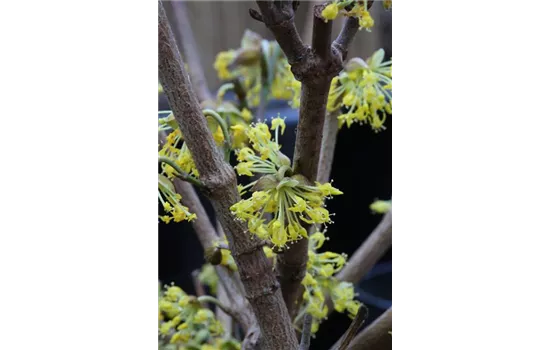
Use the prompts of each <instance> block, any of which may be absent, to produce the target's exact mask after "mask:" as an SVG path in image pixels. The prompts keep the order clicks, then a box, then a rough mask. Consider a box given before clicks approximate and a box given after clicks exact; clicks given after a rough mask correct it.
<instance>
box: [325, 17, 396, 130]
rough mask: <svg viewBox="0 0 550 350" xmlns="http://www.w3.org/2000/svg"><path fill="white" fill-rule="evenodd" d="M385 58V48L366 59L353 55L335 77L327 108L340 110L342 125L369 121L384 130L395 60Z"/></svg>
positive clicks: (388, 109) (374, 127)
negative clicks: (392, 67)
mask: <svg viewBox="0 0 550 350" xmlns="http://www.w3.org/2000/svg"><path fill="white" fill-rule="evenodd" d="M360 9H362V7H360ZM369 16H370V15H369ZM383 58H384V50H382V49H380V50H378V51H376V52H375V53H374V54H373V55H372V56H371V57H370V58H369V59H367V61H366V62H365V61H364V60H362V59H360V58H352V59H351V60H349V61H348V63H346V66H345V69H344V70H343V71H342V72H341V73H340V74H339V75H338V76H337V77H336V78H335V79H333V80H332V82H331V87H330V92H329V97H328V103H327V109H328V110H329V111H330V112H335V111H341V113H342V114H340V115H339V116H338V126H339V127H342V126H343V125H344V124H345V125H347V126H348V127H350V126H351V125H352V124H354V123H359V124H364V123H367V124H369V125H370V126H371V127H372V129H373V130H374V131H375V132H378V131H381V130H384V129H385V126H384V122H385V121H386V117H387V114H390V113H391V99H392V96H391V87H392V81H391V64H392V63H391V60H390V61H386V62H382V60H383Z"/></svg>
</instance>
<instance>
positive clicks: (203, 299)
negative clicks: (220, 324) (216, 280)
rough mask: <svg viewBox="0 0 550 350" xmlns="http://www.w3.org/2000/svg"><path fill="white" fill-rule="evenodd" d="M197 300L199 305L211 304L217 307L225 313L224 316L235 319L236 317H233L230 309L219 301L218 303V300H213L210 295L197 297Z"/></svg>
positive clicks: (232, 311)
mask: <svg viewBox="0 0 550 350" xmlns="http://www.w3.org/2000/svg"><path fill="white" fill-rule="evenodd" d="M197 300H198V301H199V302H201V303H212V304H214V305H216V306H218V307H219V308H220V309H222V310H223V312H225V313H226V314H228V315H231V316H233V317H235V318H237V316H236V315H233V313H234V310H233V309H231V308H230V307H229V306H227V305H224V304H223V303H222V302H221V301H219V300H218V299H216V298H214V297H213V296H211V295H202V296H200V297H198V298H197Z"/></svg>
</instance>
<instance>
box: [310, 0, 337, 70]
mask: <svg viewBox="0 0 550 350" xmlns="http://www.w3.org/2000/svg"><path fill="white" fill-rule="evenodd" d="M326 5H327V4H324V5H315V6H314V8H313V14H314V18H313V38H312V39H311V47H312V48H313V50H314V51H315V53H317V54H318V55H319V57H320V58H321V59H323V60H326V59H327V57H329V55H330V54H331V50H330V37H331V34H332V21H326V22H325V20H324V19H323V17H322V16H321V12H322V11H323V9H324V8H325V6H326Z"/></svg>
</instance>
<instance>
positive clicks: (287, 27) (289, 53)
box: [250, 0, 308, 65]
mask: <svg viewBox="0 0 550 350" xmlns="http://www.w3.org/2000/svg"><path fill="white" fill-rule="evenodd" d="M256 3H257V4H258V7H259V8H260V12H261V14H260V13H258V12H257V11H256V10H253V9H250V15H251V16H252V18H254V19H256V20H259V21H261V22H263V23H264V24H265V25H266V27H267V28H269V30H271V32H272V33H273V36H274V37H275V39H276V40H277V42H278V43H279V46H280V47H281V49H282V50H283V52H284V53H285V55H286V57H287V60H288V63H290V64H291V65H292V64H293V63H296V62H299V61H300V60H302V58H304V57H305V55H306V53H307V51H308V50H307V46H305V45H304V43H303V42H302V39H301V38H300V35H299V34H298V30H297V29H296V25H295V24H294V11H295V9H294V6H293V4H292V1H261V0H257V1H256Z"/></svg>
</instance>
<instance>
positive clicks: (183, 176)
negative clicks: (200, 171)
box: [159, 157, 204, 187]
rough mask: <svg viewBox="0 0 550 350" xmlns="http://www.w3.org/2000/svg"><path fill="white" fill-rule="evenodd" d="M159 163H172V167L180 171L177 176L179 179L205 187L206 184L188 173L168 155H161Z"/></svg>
mask: <svg viewBox="0 0 550 350" xmlns="http://www.w3.org/2000/svg"><path fill="white" fill-rule="evenodd" d="M159 163H166V164H168V165H170V166H171V167H172V168H174V169H176V171H177V172H178V174H177V175H176V176H177V177H178V178H179V179H182V180H183V181H187V182H190V183H192V184H193V185H195V186H198V187H204V184H203V183H202V182H201V181H200V180H198V179H196V178H195V177H193V176H191V175H189V174H187V173H186V172H185V171H183V170H182V169H181V168H180V167H179V166H178V165H177V164H176V162H174V161H173V160H172V159H170V158H168V157H159Z"/></svg>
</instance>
